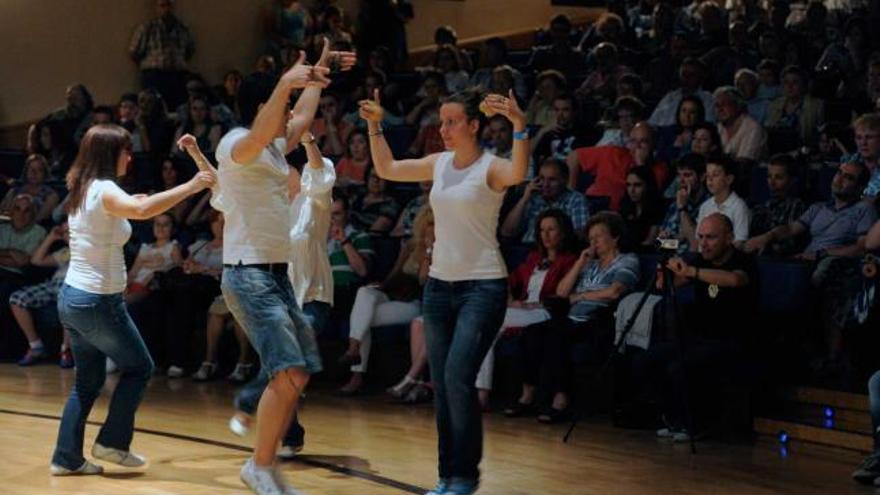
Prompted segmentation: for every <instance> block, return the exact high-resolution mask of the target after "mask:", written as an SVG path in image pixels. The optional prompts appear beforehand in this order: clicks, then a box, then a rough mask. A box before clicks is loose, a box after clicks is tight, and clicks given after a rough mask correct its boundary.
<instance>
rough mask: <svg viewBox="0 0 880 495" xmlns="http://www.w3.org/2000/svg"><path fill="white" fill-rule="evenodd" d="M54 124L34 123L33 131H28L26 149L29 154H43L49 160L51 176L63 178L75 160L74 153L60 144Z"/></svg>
mask: <svg viewBox="0 0 880 495" xmlns="http://www.w3.org/2000/svg"><path fill="white" fill-rule="evenodd" d="M54 132H56V131H54V130H53V128H52V126H50V125H49V124H48V123H37V124H34V130H33V132H29V133H28V139H27V146H26V148H25V151H26V152H27V154H28V155H41V156H43V157H45V158H46V161H48V162H49V176H50V177H52V178H55V179H61V178H62V177H64V174H66V173H67V169H68V168H70V164H71V163H72V162H73V158H72V155H70V154H68V153H67V152H65V151H64V150H63V149H61V147H60V146H59V145H58V138H57V137H55V136H54V134H53V133H54Z"/></svg>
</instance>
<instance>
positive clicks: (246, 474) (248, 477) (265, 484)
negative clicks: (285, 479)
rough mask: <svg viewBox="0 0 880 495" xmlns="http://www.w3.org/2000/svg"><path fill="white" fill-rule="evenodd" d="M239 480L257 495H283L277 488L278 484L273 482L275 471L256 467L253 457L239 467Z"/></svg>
mask: <svg viewBox="0 0 880 495" xmlns="http://www.w3.org/2000/svg"><path fill="white" fill-rule="evenodd" d="M239 478H241V482H242V483H244V484H245V486H247V487H248V488H250V489H251V491H252V492H254V493H256V494H257V495H285V493H284V492H283V491H281V489H280V488H278V482H277V481H275V471H274V470H273V469H272V468H260V467H257V465H256V464H254V458H253V457H251V458H249V459H248V460H247V462H245V463H244V466H242V467H241V471H240V472H239Z"/></svg>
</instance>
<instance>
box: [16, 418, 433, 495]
mask: <svg viewBox="0 0 880 495" xmlns="http://www.w3.org/2000/svg"><path fill="white" fill-rule="evenodd" d="M0 413H2V414H10V415H14V416H25V417H29V418H39V419H50V420H55V421H60V420H61V417H59V416H53V415H51V414H40V413H33V412H24V411H14V410H12V409H0ZM87 424H89V425H92V426H101V425H103V423H100V422H98V421H88V422H87ZM134 430H135V431H136V432H139V433H146V434H149V435H156V436H160V437H166V438H173V439H175V440H186V441H188V442H194V443H200V444H203V445H212V446H214V447H223V448H226V449H231V450H237V451H239V452H250V451H251V448H250V447H245V446H244V445H237V444H234V443H228V442H221V441H219V440H211V439H209V438H201V437H194V436H190V435H182V434H179V433H170V432H167V431H160V430H150V429H146V428H135V429H134ZM286 462H296V463H299V464H304V465H306V466H311V467H315V468H319V469H325V470H327V471H332V472H334V473H337V474H343V475H346V476H350V477H352V478H359V479H362V480H366V481H372V482H373V483H378V484H380V485H384V486H387V487H390V488H396V489H398V490H400V491H403V492H407V493H415V494H422V493H425V492H426V491H427V489H425V488H422V487H419V486H416V485H411V484H409V483H404V482H402V481H397V480H394V479H391V478H386V477H384V476H379V475H376V474H372V473H367V472H364V471H358V470H357V469H352V468H349V467H345V466H339V465H336V464H331V463H329V462H324V461H318V460H315V459H311V458H309V456H307V455H302V456H300V455H298V456H296V457H294V458H293V460H292V461H286Z"/></svg>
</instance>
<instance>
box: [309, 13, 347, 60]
mask: <svg viewBox="0 0 880 495" xmlns="http://www.w3.org/2000/svg"><path fill="white" fill-rule="evenodd" d="M307 15H308V14H307ZM321 21H322V22H321V25H320V26H318V29H317V33H316V34H315V36H313V37H312V39H313V43H314V46H315V49H316V52H318V53H320V50H321V47H322V46H323V38H327V39H328V40H330V45H331V46H332V45H335V44H337V43H348V44H351V42H352V37H351V33H349V32H348V30H346V29H345V23H344V22H343V19H342V9H340V8H339V7H337V6H335V5H328V6H327V7H326V8H325V9H324V11H323V12H322V13H321Z"/></svg>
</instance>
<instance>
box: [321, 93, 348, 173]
mask: <svg viewBox="0 0 880 495" xmlns="http://www.w3.org/2000/svg"><path fill="white" fill-rule="evenodd" d="M318 109H319V110H320V111H321V113H320V116H319V117H318V118H316V119H315V120H314V122H313V123H312V135H314V136H315V139H317V140H318V145H319V146H320V147H321V149H322V150H324V152H325V153H326V154H327V156H328V157H331V158H333V159H337V158H341V157H342V156H343V155H345V150H346V145H347V143H348V137H349V136H350V135H351V132H352V130H354V125H352V124H351V123H350V122H348V121H346V120H344V119H343V118H342V107H341V105H340V102H339V97H338V96H337V95H335V94H333V93H326V92H325V93H323V94H322V95H321V101H320V103H319V104H318Z"/></svg>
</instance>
